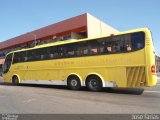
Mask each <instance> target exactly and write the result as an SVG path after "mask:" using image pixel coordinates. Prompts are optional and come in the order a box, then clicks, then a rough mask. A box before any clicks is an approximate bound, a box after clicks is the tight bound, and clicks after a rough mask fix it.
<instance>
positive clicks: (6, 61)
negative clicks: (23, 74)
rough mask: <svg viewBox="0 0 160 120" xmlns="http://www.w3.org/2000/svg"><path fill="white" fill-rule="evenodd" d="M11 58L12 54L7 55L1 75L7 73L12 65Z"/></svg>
mask: <svg viewBox="0 0 160 120" xmlns="http://www.w3.org/2000/svg"><path fill="white" fill-rule="evenodd" d="M12 56H13V53H11V54H9V55H7V57H6V59H5V62H4V64H3V73H7V72H8V71H9V69H10V66H11V64H12Z"/></svg>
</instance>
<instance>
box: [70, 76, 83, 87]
mask: <svg viewBox="0 0 160 120" xmlns="http://www.w3.org/2000/svg"><path fill="white" fill-rule="evenodd" d="M67 86H68V88H69V89H71V90H79V89H80V88H81V82H80V79H79V78H78V77H76V76H71V77H69V78H68V80H67Z"/></svg>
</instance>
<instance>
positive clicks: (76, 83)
mask: <svg viewBox="0 0 160 120" xmlns="http://www.w3.org/2000/svg"><path fill="white" fill-rule="evenodd" d="M71 85H72V86H74V87H75V86H77V85H78V82H77V80H75V79H74V80H71Z"/></svg>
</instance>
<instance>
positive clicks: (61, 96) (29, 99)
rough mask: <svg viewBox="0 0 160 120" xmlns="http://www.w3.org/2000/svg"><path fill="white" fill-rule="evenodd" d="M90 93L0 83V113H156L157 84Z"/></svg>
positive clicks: (159, 90)
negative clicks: (141, 92) (142, 91)
mask: <svg viewBox="0 0 160 120" xmlns="http://www.w3.org/2000/svg"><path fill="white" fill-rule="evenodd" d="M139 90H140V89H127V90H108V89H104V90H103V91H102V92H90V91H87V90H86V89H85V88H83V89H82V90H80V91H72V90H68V89H67V88H66V87H64V86H46V85H23V86H12V85H10V84H3V83H0V113H16V114H19V113H38V114H39V113H47V114H48V113H50V114H54V113H58V114H61V113H62V114H63V113H67V114H68V113H69V114H76V113H77V114H79V113H81V114H84V113H85V114H86V113H91V114H93V113H105V114H106V113H107V114H110V113H112V114H114V113H132V114H133V113H160V80H159V82H158V84H157V86H155V87H151V88H146V89H145V90H144V93H143V94H142V95H137V94H138V92H139Z"/></svg>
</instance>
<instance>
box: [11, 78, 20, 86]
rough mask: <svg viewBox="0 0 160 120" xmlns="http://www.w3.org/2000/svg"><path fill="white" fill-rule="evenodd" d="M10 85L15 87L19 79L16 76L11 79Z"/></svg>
mask: <svg viewBox="0 0 160 120" xmlns="http://www.w3.org/2000/svg"><path fill="white" fill-rule="evenodd" d="M12 84H13V85H15V86H18V85H19V78H18V77H17V76H13V77H12Z"/></svg>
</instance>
